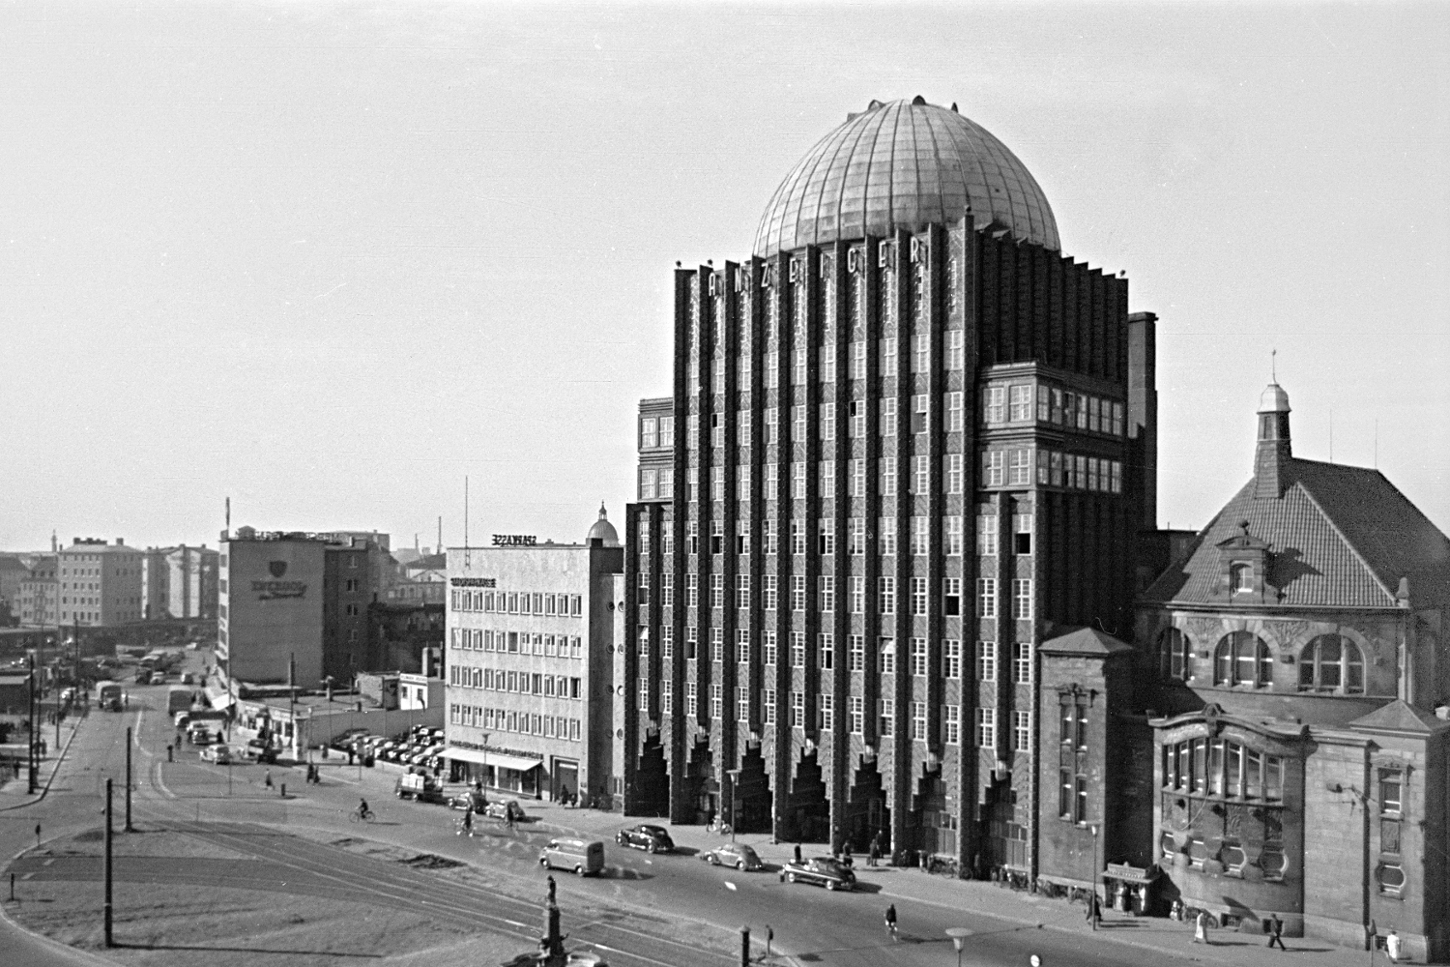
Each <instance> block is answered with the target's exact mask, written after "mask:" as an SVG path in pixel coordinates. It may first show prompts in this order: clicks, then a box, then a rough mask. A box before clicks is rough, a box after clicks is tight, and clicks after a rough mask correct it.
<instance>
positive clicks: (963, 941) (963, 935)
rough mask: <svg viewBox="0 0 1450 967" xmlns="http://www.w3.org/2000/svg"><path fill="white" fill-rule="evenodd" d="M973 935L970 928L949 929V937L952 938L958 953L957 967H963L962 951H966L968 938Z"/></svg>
mask: <svg viewBox="0 0 1450 967" xmlns="http://www.w3.org/2000/svg"><path fill="white" fill-rule="evenodd" d="M971 935H972V931H971V929H970V928H968V927H947V936H948V937H951V938H952V946H953V947H954V948H956V951H957V967H962V951H963V950H965V949H966V946H967V938H968V937H970V936H971Z"/></svg>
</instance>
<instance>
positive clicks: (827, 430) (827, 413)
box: [820, 403, 836, 440]
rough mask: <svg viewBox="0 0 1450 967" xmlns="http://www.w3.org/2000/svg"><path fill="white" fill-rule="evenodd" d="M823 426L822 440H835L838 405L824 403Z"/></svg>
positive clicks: (821, 429)
mask: <svg viewBox="0 0 1450 967" xmlns="http://www.w3.org/2000/svg"><path fill="white" fill-rule="evenodd" d="M820 414H821V426H820V435H821V439H822V440H834V439H835V438H836V404H835V403H822V404H821V408H820Z"/></svg>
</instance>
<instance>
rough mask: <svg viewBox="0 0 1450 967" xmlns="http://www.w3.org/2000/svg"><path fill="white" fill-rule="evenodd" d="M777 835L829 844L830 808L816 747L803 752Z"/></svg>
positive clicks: (802, 841)
mask: <svg viewBox="0 0 1450 967" xmlns="http://www.w3.org/2000/svg"><path fill="white" fill-rule="evenodd" d="M780 827H781V828H780V829H779V830H778V831H777V833H776V835H777V836H778V837H780V838H782V839H788V840H795V841H796V842H800V843H828V842H830V838H831V807H830V804H829V803H828V802H827V800H826V784H825V782H824V781H823V780H822V779H821V765H820V762H819V761H817V758H816V750H815V749H808V750H806V751H804V752H802V753H801V758H800V762H798V763H797V764H796V770H795V777H794V780H793V781H792V782H791V787H790V794H789V796H787V797H786V803H785V809H783V810H782V811H781V824H780Z"/></svg>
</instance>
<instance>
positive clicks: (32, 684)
mask: <svg viewBox="0 0 1450 967" xmlns="http://www.w3.org/2000/svg"><path fill="white" fill-rule="evenodd" d="M25 741H26V742H29V743H30V753H29V755H28V756H27V757H26V761H27V762H28V763H29V764H30V780H29V784H28V789H29V793H30V795H32V796H33V795H35V785H36V783H35V771H36V769H37V765H36V762H35V756H36V752H37V749H38V746H37V745H36V737H35V655H33V654H32V655H31V656H30V731H29V733H28V734H27V735H26V737H25Z"/></svg>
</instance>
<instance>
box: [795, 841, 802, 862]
mask: <svg viewBox="0 0 1450 967" xmlns="http://www.w3.org/2000/svg"><path fill="white" fill-rule="evenodd" d="M800 861H801V844H800V843H796V844H795V862H797V863H799V862H800Z"/></svg>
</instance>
